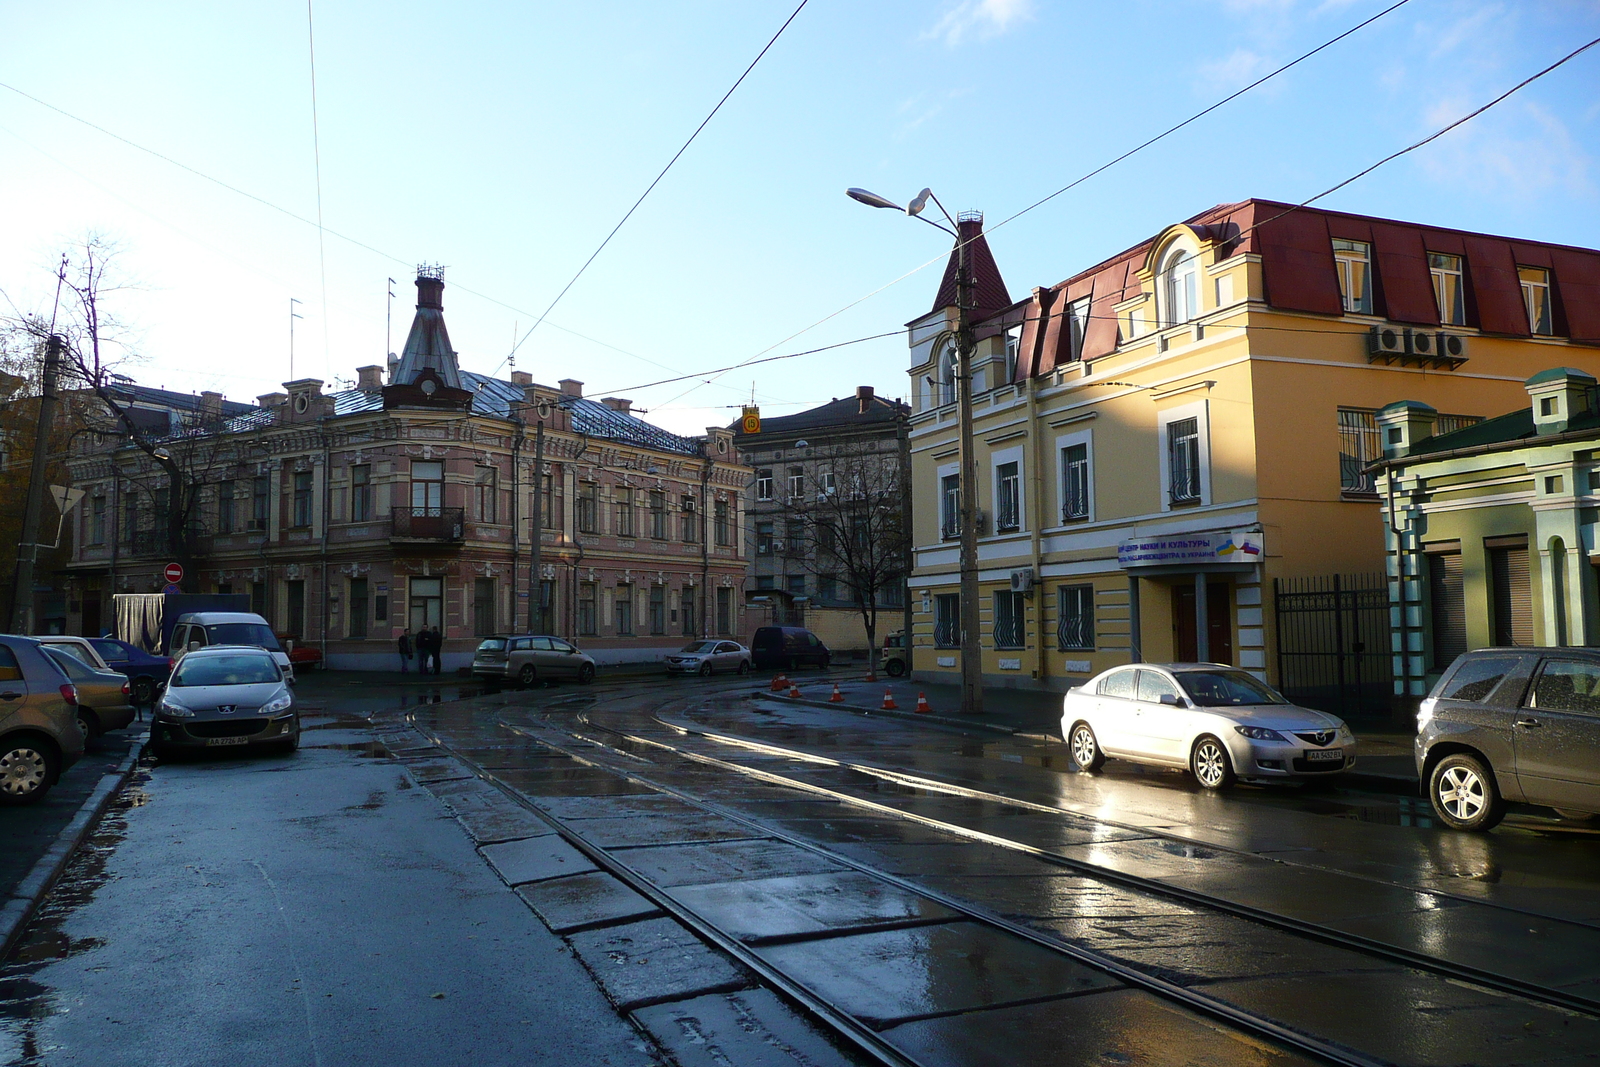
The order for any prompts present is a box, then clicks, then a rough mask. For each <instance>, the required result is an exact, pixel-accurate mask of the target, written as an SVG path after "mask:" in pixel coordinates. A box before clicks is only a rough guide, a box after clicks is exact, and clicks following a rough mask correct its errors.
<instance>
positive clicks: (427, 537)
mask: <svg viewBox="0 0 1600 1067" xmlns="http://www.w3.org/2000/svg"><path fill="white" fill-rule="evenodd" d="M389 517H390V532H389V536H390V537H393V538H403V539H406V540H411V541H461V540H464V539H465V538H466V533H467V521H466V520H467V509H466V508H390V509H389Z"/></svg>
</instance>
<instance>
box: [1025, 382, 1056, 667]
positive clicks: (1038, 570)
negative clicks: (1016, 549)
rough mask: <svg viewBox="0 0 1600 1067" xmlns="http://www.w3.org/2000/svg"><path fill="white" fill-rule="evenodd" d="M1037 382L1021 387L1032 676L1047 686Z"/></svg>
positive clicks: (1041, 438) (1041, 450) (1041, 454)
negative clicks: (1027, 450) (1029, 502)
mask: <svg viewBox="0 0 1600 1067" xmlns="http://www.w3.org/2000/svg"><path fill="white" fill-rule="evenodd" d="M1038 385H1039V379H1037V378H1029V379H1028V380H1027V384H1026V385H1025V386H1024V387H1023V388H1024V390H1025V393H1026V396H1027V398H1028V432H1029V433H1030V434H1032V436H1033V463H1032V464H1030V466H1032V467H1033V478H1032V479H1031V481H1032V483H1033V484H1032V486H1031V487H1030V489H1029V494H1030V496H1031V497H1032V499H1033V501H1034V505H1033V522H1031V523H1030V524H1029V525H1030V527H1031V528H1032V536H1031V537H1030V541H1031V542H1032V548H1033V587H1032V589H1036V590H1038V592H1035V593H1033V596H1034V604H1035V610H1034V614H1035V615H1037V616H1038V619H1039V644H1038V647H1037V648H1036V649H1035V650H1034V656H1033V677H1034V678H1035V679H1036V680H1037V681H1038V683H1039V686H1040V687H1041V688H1049V680H1050V657H1049V656H1048V655H1046V654H1045V648H1046V647H1047V645H1046V643H1045V642H1046V639H1047V637H1048V636H1049V630H1048V628H1047V627H1046V626H1045V623H1044V614H1045V611H1044V606H1045V596H1044V582H1043V580H1042V579H1043V577H1044V559H1043V555H1042V551H1041V550H1042V548H1043V544H1042V541H1043V535H1042V534H1041V533H1040V528H1041V527H1042V526H1043V525H1044V515H1045V511H1044V434H1042V433H1041V432H1039V389H1038ZM1030 591H1031V590H1030Z"/></svg>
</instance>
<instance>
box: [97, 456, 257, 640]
mask: <svg viewBox="0 0 1600 1067" xmlns="http://www.w3.org/2000/svg"><path fill="white" fill-rule="evenodd" d="M271 485H272V483H271V480H270V479H269V478H267V477H266V476H265V475H262V476H260V477H258V478H252V479H251V481H250V529H252V530H265V529H266V528H267V506H268V505H267V494H268V492H269V491H270V489H271ZM129 503H132V498H131V497H130V498H129ZM128 528H129V529H130V530H131V529H132V528H133V527H132V525H131V524H130V525H129V527H128ZM256 614H257V615H259V614H261V613H260V612H259V611H258V612H256Z"/></svg>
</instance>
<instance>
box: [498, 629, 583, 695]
mask: <svg viewBox="0 0 1600 1067" xmlns="http://www.w3.org/2000/svg"><path fill="white" fill-rule="evenodd" d="M594 672H595V665H594V658H593V657H592V656H590V655H589V654H588V653H587V652H583V651H581V650H580V649H578V648H577V647H576V646H575V645H573V644H571V643H570V642H568V641H563V640H562V639H561V638H559V637H550V636H547V635H544V634H496V635H495V636H494V637H486V638H484V639H483V640H482V641H481V642H479V644H478V651H477V652H475V653H474V654H473V657H472V676H473V677H474V678H483V679H485V680H488V681H496V682H516V683H517V684H518V685H523V686H529V685H533V684H535V683H536V682H539V681H541V680H548V679H553V678H576V679H577V680H578V681H579V682H582V683H583V684H584V685H588V684H589V683H590V682H592V681H594Z"/></svg>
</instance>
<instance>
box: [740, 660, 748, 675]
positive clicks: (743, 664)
mask: <svg viewBox="0 0 1600 1067" xmlns="http://www.w3.org/2000/svg"><path fill="white" fill-rule="evenodd" d="M739 673H740V674H749V673H750V661H749V660H747V659H742V660H740V661H739Z"/></svg>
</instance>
